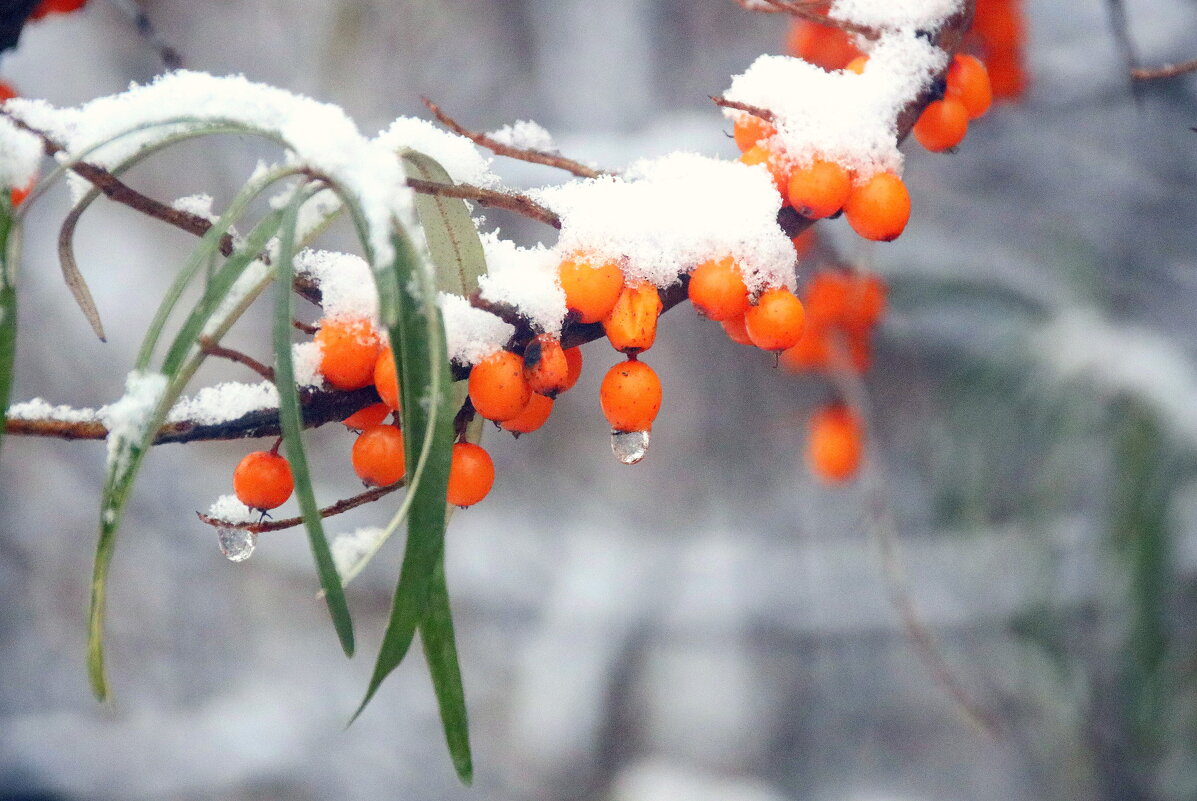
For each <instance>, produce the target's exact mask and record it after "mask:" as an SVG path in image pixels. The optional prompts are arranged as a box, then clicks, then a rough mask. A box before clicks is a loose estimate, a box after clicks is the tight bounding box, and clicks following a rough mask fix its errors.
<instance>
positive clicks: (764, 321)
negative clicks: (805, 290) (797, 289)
mask: <svg viewBox="0 0 1197 801" xmlns="http://www.w3.org/2000/svg"><path fill="white" fill-rule="evenodd" d="M805 322H806V311H805V310H804V309H803V308H802V301H800V300H798V298H797V297H796V296H795V295H794V293H793V292H791V291H790V290H788V289H786V288H785V287H781V286H779V287H774V288H772V289H766V290H765V291H764V292H762V293H761V297H760V300H758V301H757V303H756V305H755V306H749V307H748V311H746V312H744V327H745V329H747V331H748V338H749V339H751V340H752V344H754V345H756V346H757V347H758V348H761V349H762V350H785V349H786V348H790V347H793V346H794V345H796V344H797V343H798V340H799V339H801V338H802V327H803V325H804V324H805Z"/></svg>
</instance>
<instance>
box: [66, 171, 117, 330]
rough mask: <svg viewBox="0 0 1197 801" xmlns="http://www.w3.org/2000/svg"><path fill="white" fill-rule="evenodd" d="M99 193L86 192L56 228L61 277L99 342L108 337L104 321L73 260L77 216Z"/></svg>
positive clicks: (93, 191) (81, 213)
mask: <svg viewBox="0 0 1197 801" xmlns="http://www.w3.org/2000/svg"><path fill="white" fill-rule="evenodd" d="M99 195H100V192H99V190H96V189H93V190H91V191H90V192H88V193H87V195H86V196H84V198H83V200H82V201H80V202H79V203H76V204H75V207H74V208H72V209H71V210H70V211H69V212H68V213H67V216H66V218H65V219H64V220H63V221H62V227H61V228H59V229H58V263H59V265H61V267H62V279H63V280H64V281H65V282H66V285H67V288H68V289H70V290H71V295H72V296H73V297H74V298H75V303H76V304H77V305H78V306H79V309H80V311H82V312H83V316H84V317H86V318H87V322H88V324H89V325H90V326H91V330H92V331H94V332H95V335H96V336H97V337H99V339H100V341H101V342H107V341H108V338H107V337H106V336H105V335H104V323H103V322H102V321H101V320H100V310H99V309H97V308H96V301H95V299H94V298H92V296H91V289H89V288H88V286H87V280H86V279H85V278H84V277H83V273H82V272H80V271H79V264H78V262H76V261H75V245H74V240H75V228H76V226H78V224H79V218H80V217H81V216H82V215H83V212H84V210H85V209H87V207H88V205H90V203H91V202H92V201H93V200H95V199H96V198H97V197H99Z"/></svg>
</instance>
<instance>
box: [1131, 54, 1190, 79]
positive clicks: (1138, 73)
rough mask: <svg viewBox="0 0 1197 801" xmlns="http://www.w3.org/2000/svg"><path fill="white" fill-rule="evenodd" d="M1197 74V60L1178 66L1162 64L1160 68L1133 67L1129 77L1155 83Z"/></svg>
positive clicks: (1183, 62) (1184, 62) (1181, 63)
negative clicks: (1192, 73)
mask: <svg viewBox="0 0 1197 801" xmlns="http://www.w3.org/2000/svg"><path fill="white" fill-rule="evenodd" d="M1190 72H1197V58H1195V59H1193V60H1192V61H1182V62H1180V63H1179V64H1164V65H1163V66H1160V67H1134V68H1132V69H1131V71H1130V76H1131V77H1132V78H1134V79H1135V80H1136V81H1156V80H1162V79H1164V78H1179V77H1180V76H1181V75H1188V74H1189V73H1190Z"/></svg>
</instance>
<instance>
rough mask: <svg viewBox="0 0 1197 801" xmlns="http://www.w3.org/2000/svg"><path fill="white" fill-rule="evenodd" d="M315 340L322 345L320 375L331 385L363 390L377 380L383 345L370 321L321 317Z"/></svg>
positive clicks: (339, 387)
mask: <svg viewBox="0 0 1197 801" xmlns="http://www.w3.org/2000/svg"><path fill="white" fill-rule="evenodd" d="M315 340H316V344H318V345H319V346H320V374H321V375H323V376H324V380H325V381H327V382H328V383H329V384H331V385H332V386H334V387H336V388H337V389H346V390H348V389H361V388H362V387H367V386H369V385H370V382H372V381H373V380H374V366H375V363H376V362H377V361H378V351H379V350H380V349H381V348H382V344H381V343H380V342H379V339H378V332H376V331H375V330H374V326H373V325H372V324H371V323H370V321H369V320H366V319H363V318H360V317H354V318H344V319H333V320H329V319H324V320H321V321H320V330H319V331H317V332H316V336H315Z"/></svg>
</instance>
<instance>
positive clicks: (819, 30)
mask: <svg viewBox="0 0 1197 801" xmlns="http://www.w3.org/2000/svg"><path fill="white" fill-rule="evenodd" d="M786 49H787V50H788V51H789V52H790V55H793V56H798V57H799V58H802V59H805V60H806V61H809V62H810V63H811V64H814V65H815V66H818V67H822V68H823V69H825V70H838V69H842V68H843V67H844V65H845V64H847V63H848V62H850V61H851V60H852V59H854V58H856V57H857V56H859V55H860V50H859V49H857V47H856V45H854V44H852V39H851V37H850V36H849V35H848V34H847V33H845V32H844V31H841V30H839V29H838V28H832V27H829V26H827V25H820V24H819V23H817V22H811V21H808V20H804V19H796V20H794V22H793V23H792V24H791V25H790V31H789V34H788V36H787V37H786Z"/></svg>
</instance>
